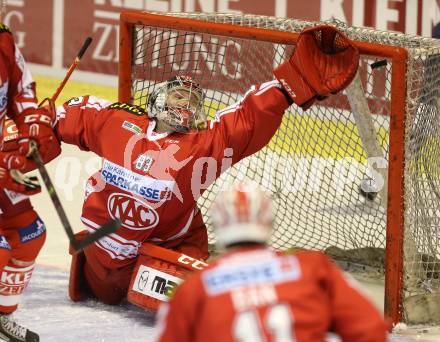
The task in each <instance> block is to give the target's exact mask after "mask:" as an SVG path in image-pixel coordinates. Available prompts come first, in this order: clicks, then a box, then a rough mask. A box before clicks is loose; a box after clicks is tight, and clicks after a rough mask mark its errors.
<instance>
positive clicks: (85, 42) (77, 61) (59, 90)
mask: <svg viewBox="0 0 440 342" xmlns="http://www.w3.org/2000/svg"><path fill="white" fill-rule="evenodd" d="M91 42H92V38H91V37H87V39H86V40H85V41H84V43H83V45H82V47H81V49H80V50H79V52H78V55H77V56H76V57H75V59H74V60H73V63H72V64H71V65H70V67H69V70H67V73H66V76H64V79H63V80H62V82H61V84H60V85H59V86H58V88H57V90H56V91H55V93H54V94H53V95H52V97H51V98H50V99H51V100H52V101H53V102H55V101H56V99H57V98H58V96H59V95H60V93H61V91H62V90H63V89H64V86H65V85H66V83H67V81H68V80H69V78H70V76H71V75H72V73H73V71H74V70H75V69H76V67H77V66H78V64H79V62H80V61H81V58H82V56H83V55H84V53H85V52H86V50H87V48H88V47H89V45H90V43H91Z"/></svg>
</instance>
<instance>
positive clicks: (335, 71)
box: [274, 25, 359, 110]
mask: <svg viewBox="0 0 440 342" xmlns="http://www.w3.org/2000/svg"><path fill="white" fill-rule="evenodd" d="M358 67H359V52H358V50H357V48H356V47H355V46H354V45H353V43H352V42H351V41H350V40H349V39H348V38H347V37H346V36H345V35H344V34H343V33H342V32H340V31H339V30H338V29H336V28H335V27H333V26H330V25H320V26H316V27H311V28H308V29H305V30H303V31H302V32H301V34H300V36H299V38H298V42H297V44H296V48H295V51H294V53H293V54H292V56H291V57H290V59H289V60H288V61H286V62H284V63H282V64H281V65H280V66H279V67H278V68H276V69H275V70H274V75H275V77H276V78H277V79H278V80H279V81H280V83H281V84H282V85H283V87H284V88H285V89H286V91H287V93H288V94H289V96H290V97H291V98H292V100H293V101H294V102H295V103H296V104H297V105H298V106H300V107H302V108H303V109H304V110H306V109H308V108H309V107H310V106H311V105H312V104H313V103H314V102H315V101H316V100H323V99H324V98H326V97H327V96H330V95H331V94H336V93H338V92H339V91H341V90H343V89H344V88H345V87H347V86H348V85H349V84H350V82H351V81H352V80H353V78H354V76H355V75H356V71H357V69H358Z"/></svg>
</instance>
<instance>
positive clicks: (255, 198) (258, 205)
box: [211, 184, 274, 247]
mask: <svg viewBox="0 0 440 342" xmlns="http://www.w3.org/2000/svg"><path fill="white" fill-rule="evenodd" d="M211 216H212V223H213V225H214V232H215V235H216V238H217V244H218V245H219V247H228V246H229V245H232V244H236V243H243V242H257V243H266V242H267V241H268V240H269V238H270V235H271V231H272V226H273V220H274V216H273V212H272V201H271V199H270V198H269V197H268V196H267V195H266V194H265V193H264V192H263V191H262V190H261V189H259V188H257V187H256V186H252V185H250V184H240V185H239V186H237V187H236V188H234V189H233V190H232V191H224V192H220V193H219V195H218V196H217V199H216V200H215V202H214V204H213V206H212V208H211Z"/></svg>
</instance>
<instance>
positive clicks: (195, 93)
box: [147, 76, 206, 133]
mask: <svg viewBox="0 0 440 342" xmlns="http://www.w3.org/2000/svg"><path fill="white" fill-rule="evenodd" d="M204 101H205V94H204V92H203V90H202V88H201V87H200V85H198V84H197V83H196V82H194V80H193V79H192V78H191V77H190V76H174V77H172V78H170V79H169V80H168V81H166V82H163V83H161V84H159V85H158V86H157V88H156V89H155V90H154V91H153V92H152V93H151V94H150V96H149V97H148V102H147V110H148V116H149V117H150V118H156V119H157V120H160V121H163V122H165V123H166V124H167V125H168V126H170V128H171V129H172V130H173V131H174V132H178V133H187V132H188V131H189V130H190V129H191V128H205V127H206V114H205V110H204Z"/></svg>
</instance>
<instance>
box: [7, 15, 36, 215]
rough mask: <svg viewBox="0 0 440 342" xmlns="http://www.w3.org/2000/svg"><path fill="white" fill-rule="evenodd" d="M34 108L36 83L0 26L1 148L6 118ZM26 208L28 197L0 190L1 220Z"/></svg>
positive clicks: (28, 204) (12, 40) (18, 51)
mask: <svg viewBox="0 0 440 342" xmlns="http://www.w3.org/2000/svg"><path fill="white" fill-rule="evenodd" d="M37 107H38V102H37V96H36V93H35V82H34V81H33V79H32V76H31V73H30V71H29V68H28V67H27V65H26V62H25V60H24V58H23V55H22V54H21V52H20V50H19V49H18V47H17V46H16V45H15V43H14V38H13V36H12V33H11V32H10V30H9V28H8V27H6V26H5V25H3V24H0V147H1V145H2V143H3V133H4V131H6V127H5V119H6V116H8V117H10V118H12V119H14V118H15V117H16V116H18V115H20V114H22V113H23V112H25V111H28V110H33V109H35V108H37ZM11 134H13V133H11ZM29 209H32V206H31V204H30V202H29V200H28V198H27V196H24V195H20V194H16V193H15V192H12V191H7V190H4V189H0V218H1V217H13V216H14V215H16V214H17V213H20V212H23V211H26V210H29Z"/></svg>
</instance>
